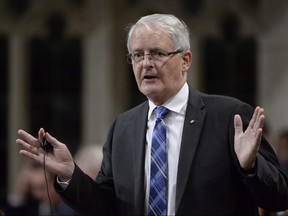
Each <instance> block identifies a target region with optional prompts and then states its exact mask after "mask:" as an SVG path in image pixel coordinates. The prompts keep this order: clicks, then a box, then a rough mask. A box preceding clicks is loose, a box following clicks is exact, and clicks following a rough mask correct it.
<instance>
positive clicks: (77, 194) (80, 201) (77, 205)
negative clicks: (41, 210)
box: [54, 125, 117, 215]
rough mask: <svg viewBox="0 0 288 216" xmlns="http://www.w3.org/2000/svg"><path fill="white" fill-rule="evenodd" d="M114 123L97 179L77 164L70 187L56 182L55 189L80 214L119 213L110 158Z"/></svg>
mask: <svg viewBox="0 0 288 216" xmlns="http://www.w3.org/2000/svg"><path fill="white" fill-rule="evenodd" d="M113 128H114V125H113V126H112V128H111V129H110V131H109V134H108V139H107V142H106V143H105V145H104V149H106V150H107V152H106V153H104V154H103V162H102V167H101V171H100V172H99V174H98V177H97V179H101V181H99V180H96V181H95V180H93V179H91V178H90V177H89V176H88V175H86V174H85V173H84V172H83V171H82V170H81V169H80V168H79V167H78V166H77V165H76V166H75V170H74V173H73V176H72V179H71V181H70V183H69V185H68V187H67V188H66V189H65V190H63V189H62V188H61V187H60V186H59V184H58V183H57V181H56V180H55V182H54V187H55V190H56V191H57V192H58V193H59V195H60V196H61V197H62V199H63V200H64V201H65V203H66V204H68V205H69V206H70V207H71V208H73V209H74V210H75V211H76V212H77V213H78V214H80V215H98V214H99V215H117V199H116V195H115V190H114V183H113V178H112V176H113V175H112V171H111V169H110V168H109V167H111V164H110V163H111V160H110V159H109V158H110V156H109V152H110V151H109V148H110V147H111V146H110V144H109V143H111V142H110V141H109V140H110V139H112V138H111V137H112V133H113V132H112V131H113Z"/></svg>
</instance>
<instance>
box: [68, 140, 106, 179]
mask: <svg viewBox="0 0 288 216" xmlns="http://www.w3.org/2000/svg"><path fill="white" fill-rule="evenodd" d="M102 158H103V155H102V146H101V145H99V144H88V145H83V146H81V147H80V149H78V151H77V152H76V154H75V155H74V160H75V162H76V163H77V165H78V166H79V167H80V168H81V169H82V170H83V171H84V173H86V174H87V175H88V176H90V177H91V178H92V179H96V176H97V174H98V172H99V171H100V167H101V161H102Z"/></svg>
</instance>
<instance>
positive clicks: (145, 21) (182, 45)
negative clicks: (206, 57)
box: [127, 14, 190, 53]
mask: <svg viewBox="0 0 288 216" xmlns="http://www.w3.org/2000/svg"><path fill="white" fill-rule="evenodd" d="M140 25H144V26H146V28H147V30H155V28H158V29H161V30H164V31H166V32H168V33H170V34H171V35H172V40H173V45H174V48H175V49H181V50H183V51H186V50H190V39H189V29H188V27H187V26H186V24H185V23H184V22H183V21H182V20H180V19H178V18H177V17H175V16H174V15H171V14H152V15H147V16H144V17H141V18H140V19H139V20H138V21H137V22H136V23H135V24H132V25H131V26H130V28H128V34H127V49H128V52H129V53H130V52H131V44H130V43H131V36H132V35H133V33H134V31H135V29H136V28H137V27H139V26H140Z"/></svg>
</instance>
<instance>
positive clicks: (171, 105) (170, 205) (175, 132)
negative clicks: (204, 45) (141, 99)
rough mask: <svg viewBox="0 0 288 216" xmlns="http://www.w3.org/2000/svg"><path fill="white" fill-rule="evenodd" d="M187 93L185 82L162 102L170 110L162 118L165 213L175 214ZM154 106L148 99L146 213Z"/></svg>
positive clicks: (154, 117) (146, 208)
mask: <svg viewBox="0 0 288 216" xmlns="http://www.w3.org/2000/svg"><path fill="white" fill-rule="evenodd" d="M188 95H189V88H188V84H187V83H185V84H184V85H183V87H182V88H181V90H180V91H179V92H178V93H177V94H176V95H175V96H174V97H173V98H171V99H170V100H169V101H167V102H166V103H164V104H163V105H162V106H165V107H166V108H168V109H169V110H170V112H169V113H168V114H167V116H166V117H165V118H164V121H165V124H166V137H167V143H166V148H167V154H168V160H167V161H168V178H167V181H168V187H167V188H168V196H167V215H175V202H176V181H177V170H178V159H179V154H180V146H181V140H182V132H183V125H184V118H185V113H186V108H187V101H188ZM155 107H156V105H155V104H153V103H152V102H151V101H149V112H148V123H147V133H146V152H145V186H144V187H145V191H146V192H145V195H146V199H145V210H146V212H145V213H147V210H148V203H149V191H150V160H151V141H152V132H153V128H154V125H155V121H156V115H155V114H154V112H153V110H154V108H155Z"/></svg>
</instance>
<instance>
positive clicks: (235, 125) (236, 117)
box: [234, 114, 243, 135]
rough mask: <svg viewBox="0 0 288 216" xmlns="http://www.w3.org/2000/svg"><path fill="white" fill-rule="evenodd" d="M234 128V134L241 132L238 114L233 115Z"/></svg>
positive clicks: (240, 121)
mask: <svg viewBox="0 0 288 216" xmlns="http://www.w3.org/2000/svg"><path fill="white" fill-rule="evenodd" d="M234 129H235V135H240V134H242V133H243V123H242V119H241V117H240V115H238V114H236V115H235V116H234Z"/></svg>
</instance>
